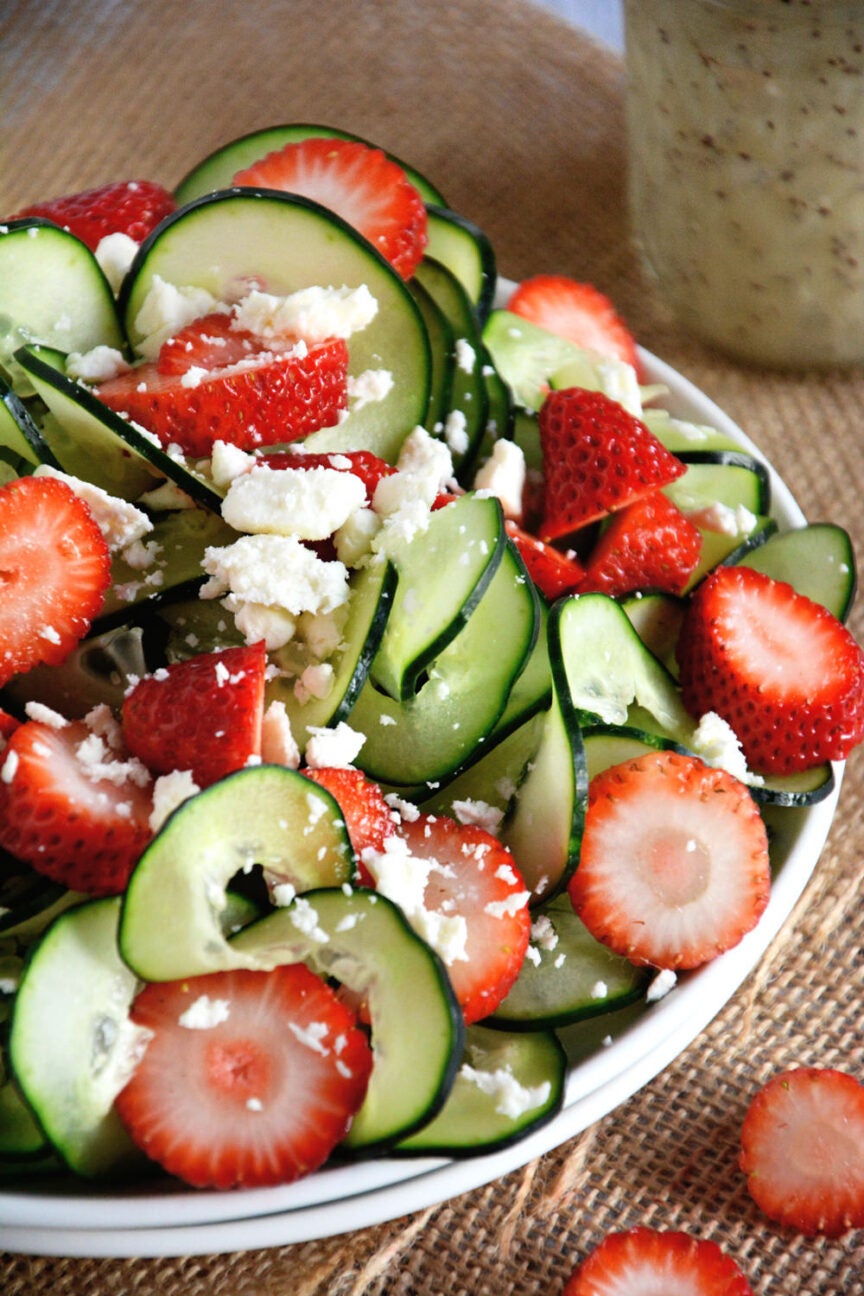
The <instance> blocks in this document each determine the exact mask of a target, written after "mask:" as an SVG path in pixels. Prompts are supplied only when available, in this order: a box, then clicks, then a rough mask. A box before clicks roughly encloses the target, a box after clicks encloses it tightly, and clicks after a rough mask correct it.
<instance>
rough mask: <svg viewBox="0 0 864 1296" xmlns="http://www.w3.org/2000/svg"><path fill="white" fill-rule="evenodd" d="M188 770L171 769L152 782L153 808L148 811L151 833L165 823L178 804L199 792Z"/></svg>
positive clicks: (157, 830) (155, 831)
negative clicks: (168, 772)
mask: <svg viewBox="0 0 864 1296" xmlns="http://www.w3.org/2000/svg"><path fill="white" fill-rule="evenodd" d="M200 791H201V789H200V788H199V786H198V784H197V783H196V782H195V780H194V779H193V777H192V774H191V771H190V770H173V771H172V772H171V773H170V774H161V775H160V776H159V778H157V779H156V782H155V783H154V784H153V809H152V810H151V812H150V830H151V832H153V833H157V832H159V829H160V828H161V827H162V825H163V824H164V823H165V820H166V819H167V818H168V817H169V815H172V814H173V813H174V811H175V810H176V809H177V807H178V806H180V805H182V804H183V802H184V801H188V800H189V798H190V797H193V796H195V794H196V793H197V792H200Z"/></svg>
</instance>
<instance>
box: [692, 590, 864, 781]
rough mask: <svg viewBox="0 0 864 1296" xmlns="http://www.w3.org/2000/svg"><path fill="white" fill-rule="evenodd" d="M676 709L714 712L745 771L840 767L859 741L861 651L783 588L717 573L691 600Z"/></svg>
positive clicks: (816, 608) (841, 629)
mask: <svg viewBox="0 0 864 1296" xmlns="http://www.w3.org/2000/svg"><path fill="white" fill-rule="evenodd" d="M677 656H678V662H679V665H680V670H681V689H682V696H683V699H684V704H685V706H686V707H687V709H688V711H690V713H691V714H692V715H694V716H701V715H703V714H704V713H705V712H707V711H716V712H717V713H718V715H721V716H722V717H723V719H724V720H726V721H727V722H728V723H729V724H730V725H731V726H732V728H733V729H734V730H735V733H736V734H737V736H738V738H739V740H740V742H741V747H742V749H743V751H744V754H745V756H746V757H747V761H748V764H749V765H750V766H751V768H753V769H757V770H761V771H763V772H765V773H771V774H788V773H791V772H793V771H795V770H801V769H808V768H810V767H811V766H814V765H818V764H820V763H821V762H822V761H826V760H843V759H844V758H845V757H846V756H848V754H849V752H850V751H851V750H852V748H853V747H855V746H856V745H857V744H858V743H859V742H861V741H862V739H864V653H862V651H861V648H860V647H859V645H858V644H857V643H856V641H855V640H854V639H853V637H852V635H851V634H850V633H849V631H848V630H847V629H846V627H845V626H844V625H843V624H842V623H841V622H840V621H838V620H837V618H836V617H834V616H832V614H831V613H830V612H828V611H827V610H826V609H825V608H823V607H822V606H821V605H820V604H817V603H814V602H812V601H811V600H810V599H808V598H806V597H805V596H804V595H803V594H798V593H796V592H795V590H794V589H793V588H792V586H791V585H787V584H786V583H785V582H783V581H777V580H773V579H772V578H771V577H770V576H766V575H764V574H763V573H762V572H757V571H753V570H751V569H750V568H748V567H718V568H717V569H715V571H713V572H712V573H711V575H710V576H708V578H707V579H706V580H704V581H703V582H702V583H701V584H700V585H699V586H698V588H697V589H696V591H695V592H694V594H693V597H692V600H691V603H690V606H689V609H688V611H687V615H686V617H685V619H684V623H683V626H682V629H681V635H680V638H679V641H678V648H677Z"/></svg>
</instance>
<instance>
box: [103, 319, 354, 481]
mask: <svg viewBox="0 0 864 1296" xmlns="http://www.w3.org/2000/svg"><path fill="white" fill-rule="evenodd" d="M222 327H224V326H222ZM243 336H244V335H243V334H238V337H239V338H240V341H241V344H242V341H243ZM253 336H254V335H252V334H247V335H246V338H247V339H248V338H251V337H253ZM233 345H236V342H235V343H232V346H233ZM255 347H256V349H255V350H253V351H252V352H251V353H249V354H247V355H246V356H245V357H244V358H242V359H240V360H239V361H235V360H231V361H230V362H229V363H228V364H227V365H224V366H223V365H221V364H220V366H219V367H216V368H213V369H204V368H203V367H202V366H200V365H198V366H195V365H193V366H190V367H189V368H187V369H183V370H180V371H178V369H177V365H178V364H182V358H181V352H180V350H179V348H178V347H177V346H175V345H174V344H172V345H171V346H170V348H169V349H168V351H167V352H166V360H165V362H164V363H165V364H166V366H168V367H169V369H170V372H167V373H166V372H162V370H161V368H160V362H157V361H147V362H146V363H144V364H141V365H138V366H136V367H135V368H134V369H130V370H128V372H126V373H123V374H120V375H118V377H116V378H110V379H108V381H107V382H104V383H102V384H101V385H100V386H99V387H97V388H96V395H97V396H98V397H99V399H100V400H101V401H104V403H105V404H106V405H108V406H109V407H110V408H111V409H113V410H115V411H116V412H117V413H119V414H123V415H125V416H126V417H127V418H130V419H132V420H133V422H135V423H140V424H141V426H142V427H144V428H146V429H147V430H148V431H150V432H152V433H153V434H154V435H155V436H157V437H158V438H159V440H160V441H161V442H162V444H163V445H165V446H167V445H170V444H172V443H173V444H175V445H179V447H180V449H181V450H183V451H184V453H185V454H187V455H190V456H192V457H193V458H205V457H206V456H208V455H209V454H210V453H211V452H212V449H213V444H214V442H215V441H226V442H229V443H230V444H231V445H236V446H239V447H240V448H241V449H242V450H255V449H256V448H258V447H259V446H264V445H274V444H278V443H281V442H288V441H297V440H299V439H300V438H301V437H305V436H308V435H309V434H310V433H311V432H317V431H318V430H319V429H320V428H322V427H330V426H332V425H333V424H335V423H336V422H337V421H338V418H339V414H340V411H341V410H343V409H345V408H346V407H347V404H348V386H347V382H348V348H347V346H346V344H345V341H344V340H343V339H342V338H328V339H326V340H325V341H323V342H317V343H314V344H312V345H310V346H308V347H305V346H304V347H300V348H297V349H296V351H295V349H294V348H291V349H289V350H287V351H284V352H276V351H274V348H273V347H271V346H269V345H268V346H267V347H264V346H263V345H262V344H260V343H259V342H258V340H257V339H256V341H255ZM214 358H220V359H221V356H220V353H219V352H218V351H217V352H216V355H215V357H214ZM199 370H200V372H199Z"/></svg>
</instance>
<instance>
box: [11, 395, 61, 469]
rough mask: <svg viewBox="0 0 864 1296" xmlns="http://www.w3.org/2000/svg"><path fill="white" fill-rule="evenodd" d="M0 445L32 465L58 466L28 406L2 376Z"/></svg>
mask: <svg viewBox="0 0 864 1296" xmlns="http://www.w3.org/2000/svg"><path fill="white" fill-rule="evenodd" d="M0 448H3V449H5V450H8V451H9V452H10V453H11V454H13V455H18V456H19V457H20V458H21V459H24V460H26V462H27V463H28V464H32V465H33V466H34V467H35V466H36V465H37V464H43V463H47V464H50V465H51V466H52V468H59V467H60V465H59V464H58V463H57V460H56V459H55V458H54V455H53V454H52V453H51V451H50V450H49V448H48V444H47V442H46V441H45V438H44V437H43V435H42V433H41V432H40V431H39V428H38V427H37V425H36V423H35V422H34V421H33V419H32V417H31V415H30V411H29V410H28V409H27V406H26V405H25V404H24V402H23V401H22V400H21V398H20V397H19V396H17V395H16V394H15V392H14V391H13V390H12V388H11V387H10V386H9V385H8V383H6V382H4V381H3V379H2V378H0Z"/></svg>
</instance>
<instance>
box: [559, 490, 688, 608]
mask: <svg viewBox="0 0 864 1296" xmlns="http://www.w3.org/2000/svg"><path fill="white" fill-rule="evenodd" d="M701 551H702V533H701V532H700V530H699V528H698V527H697V526H695V525H694V523H693V522H691V521H690V519H689V518H687V517H685V516H684V514H683V513H682V512H681V510H680V509H679V508H678V507H677V505H675V504H673V503H672V501H671V500H670V499H669V498H668V496H666V495H664V494H663V492H662V491H652V492H651V493H650V495H643V496H642V498H641V499H638V500H635V501H634V503H632V504H628V505H627V507H626V508H623V509H620V510H619V511H618V512H616V513H614V514H613V515H612V517H611V518H610V520H609V525H608V526H607V527H605V528H604V530H603V532H602V534H601V536H600V538H599V540H598V541H597V543H596V544H595V546H594V548H593V549H592V550H591V553H590V554H589V555H588V558H587V560H586V563H585V576H584V579H583V581H582V583H581V584H580V586H579V593H580V594H585V593H588V592H589V591H596V592H598V593H601V594H609V595H611V596H612V597H613V598H614V597H616V596H617V595H620V594H630V593H632V592H633V591H634V590H661V591H663V592H664V593H667V594H683V593H684V590H685V589H686V588H687V583H688V581H689V580H690V577H691V576H692V574H693V571H694V570H695V568H696V566H697V564H698V562H699V555H700V553H701Z"/></svg>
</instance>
